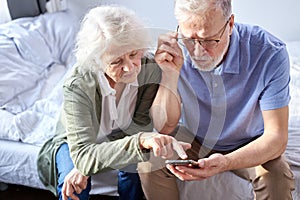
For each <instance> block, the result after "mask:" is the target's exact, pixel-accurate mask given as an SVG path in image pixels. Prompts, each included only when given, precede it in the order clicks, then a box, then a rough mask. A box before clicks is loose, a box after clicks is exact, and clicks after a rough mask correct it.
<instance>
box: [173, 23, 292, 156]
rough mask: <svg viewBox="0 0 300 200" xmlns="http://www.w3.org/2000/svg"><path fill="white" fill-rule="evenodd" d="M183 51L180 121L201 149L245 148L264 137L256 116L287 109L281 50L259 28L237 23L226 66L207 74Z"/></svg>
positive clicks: (286, 68)
mask: <svg viewBox="0 0 300 200" xmlns="http://www.w3.org/2000/svg"><path fill="white" fill-rule="evenodd" d="M183 51H184V56H185V61H184V64H183V67H182V69H181V74H180V79H179V83H178V91H179V94H180V95H181V97H182V117H181V121H182V123H183V124H184V125H185V126H186V127H187V128H188V129H190V130H191V131H192V132H193V133H194V134H195V135H196V137H197V139H198V140H199V141H200V142H202V143H203V144H204V145H205V146H207V147H209V148H213V149H215V150H219V151H228V150H232V149H235V148H237V147H239V146H240V145H243V144H245V143H248V142H250V141H251V140H253V139H254V138H256V137H258V136H260V135H262V134H263V132H264V124H263V118H262V112H261V111H263V110H272V109H277V108H281V107H284V106H287V105H288V103H289V100H290V95H289V87H288V85H289V81H290V77H289V68H290V65H289V57H288V53H287V50H286V47H285V44H284V43H283V42H282V41H280V40H279V39H277V38H276V37H274V36H273V35H271V34H270V33H268V32H266V31H265V30H263V29H262V28H260V27H258V26H251V25H245V24H238V23H236V24H235V26H234V28H233V33H232V35H231V40H230V46H229V51H228V53H227V55H226V58H225V60H224V61H223V63H222V64H221V65H220V66H219V67H217V68H216V69H215V70H213V71H210V72H203V71H200V70H198V69H197V67H196V66H194V65H193V63H192V61H191V59H190V57H189V55H188V53H187V52H186V50H183Z"/></svg>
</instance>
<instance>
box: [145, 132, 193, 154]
mask: <svg viewBox="0 0 300 200" xmlns="http://www.w3.org/2000/svg"><path fill="white" fill-rule="evenodd" d="M140 146H141V148H145V149H152V150H153V153H154V156H157V157H158V156H160V157H162V158H164V159H167V158H171V157H172V156H173V154H174V151H175V152H176V153H177V154H178V156H179V157H180V158H182V159H186V158H187V155H186V153H185V151H186V150H187V149H190V148H191V144H189V143H186V142H180V141H177V140H176V139H175V138H174V137H172V136H169V135H164V134H159V133H155V132H145V133H142V134H141V135H140Z"/></svg>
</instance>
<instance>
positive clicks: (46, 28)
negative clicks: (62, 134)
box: [0, 11, 117, 196]
mask: <svg viewBox="0 0 300 200" xmlns="http://www.w3.org/2000/svg"><path fill="white" fill-rule="evenodd" d="M78 24H79V22H78V18H77V17H76V16H74V15H73V14H71V12H69V11H61V12H54V13H44V14H41V15H37V16H35V17H22V18H18V19H14V20H13V21H10V22H7V23H5V24H1V25H0V73H1V74H2V75H1V76H0V182H4V183H11V184H19V185H25V186H30V187H35V188H41V189H45V188H44V186H43V184H42V183H41V182H40V180H39V179H38V175H37V166H36V159H37V155H38V152H39V149H40V148H41V145H42V144H43V143H44V142H45V141H46V140H47V139H49V138H50V137H52V136H53V134H54V132H55V124H56V121H57V119H58V113H59V112H58V111H59V110H60V108H61V104H62V87H61V86H62V83H63V80H64V77H65V76H66V75H67V73H68V71H69V70H70V68H71V67H72V65H73V63H74V56H73V53H72V52H73V47H74V38H75V35H76V33H77V30H78ZM114 177H115V178H114ZM116 177H117V174H116V172H114V171H110V172H107V173H104V174H101V175H99V176H98V178H94V179H98V180H99V181H93V182H94V183H93V190H92V193H97V194H104V195H113V196H115V195H117V193H116V184H117V178H116Z"/></svg>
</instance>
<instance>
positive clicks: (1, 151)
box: [0, 140, 118, 196]
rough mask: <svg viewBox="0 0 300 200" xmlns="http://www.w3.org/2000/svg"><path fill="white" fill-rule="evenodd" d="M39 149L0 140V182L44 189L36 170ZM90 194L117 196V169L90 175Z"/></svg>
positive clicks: (29, 145)
mask: <svg viewBox="0 0 300 200" xmlns="http://www.w3.org/2000/svg"><path fill="white" fill-rule="evenodd" d="M39 149H40V147H38V146H35V145H31V144H25V143H21V142H16V141H8V140H0V182H4V183H11V184H18V185H25V186H30V187H33V188H40V189H46V188H45V187H44V185H43V183H42V182H41V181H40V179H39V177H38V172H37V163H36V160H37V156H38V152H39ZM91 194H103V195H109V196H117V195H118V193H117V171H116V170H113V171H108V172H104V173H101V174H98V175H96V176H92V190H91Z"/></svg>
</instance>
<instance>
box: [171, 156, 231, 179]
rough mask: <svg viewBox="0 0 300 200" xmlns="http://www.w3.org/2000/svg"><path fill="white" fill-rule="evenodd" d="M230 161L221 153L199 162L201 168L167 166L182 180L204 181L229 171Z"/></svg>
mask: <svg viewBox="0 0 300 200" xmlns="http://www.w3.org/2000/svg"><path fill="white" fill-rule="evenodd" d="M228 163H229V161H228V160H227V158H226V157H225V156H224V155H222V154H219V153H215V154H212V155H211V156H210V157H208V158H203V159H199V160H198V166H199V168H192V167H187V166H172V165H167V168H168V169H169V170H170V171H171V172H172V173H173V174H174V175H175V176H177V177H178V178H179V179H180V180H182V181H191V180H203V179H206V178H209V177H211V176H214V175H216V174H219V173H221V172H224V171H226V170H227V166H228Z"/></svg>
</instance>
